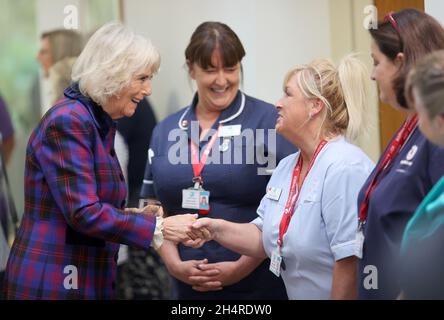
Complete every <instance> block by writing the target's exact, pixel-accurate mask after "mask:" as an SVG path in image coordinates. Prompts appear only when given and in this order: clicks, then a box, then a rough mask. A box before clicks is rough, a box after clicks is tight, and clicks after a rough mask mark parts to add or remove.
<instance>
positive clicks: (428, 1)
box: [424, 0, 444, 25]
mask: <svg viewBox="0 0 444 320" xmlns="http://www.w3.org/2000/svg"><path fill="white" fill-rule="evenodd" d="M424 9H425V12H427V13H428V14H430V15H431V16H433V17H434V18H435V19H437V20H438V21H439V22H441V24H442V25H444V1H442V0H425V1H424Z"/></svg>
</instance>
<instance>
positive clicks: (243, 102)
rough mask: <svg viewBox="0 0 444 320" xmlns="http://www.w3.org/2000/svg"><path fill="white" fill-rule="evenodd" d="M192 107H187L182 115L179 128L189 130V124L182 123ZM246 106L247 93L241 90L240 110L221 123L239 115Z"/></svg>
mask: <svg viewBox="0 0 444 320" xmlns="http://www.w3.org/2000/svg"><path fill="white" fill-rule="evenodd" d="M190 108H191V106H190V107H188V108H186V110H185V111H184V113H182V115H181V116H180V118H179V122H178V123H177V124H178V126H179V128H180V129H182V130H187V128H188V126H186V127H184V126H183V125H182V121H183V118H185V115H186V114H187V113H188V111H190ZM244 108H245V95H244V93H243V92H241V104H240V107H239V110H238V111H237V112H236V113H235V114H233V115H232V116H231V117H229V118H227V119H224V120H221V121H219V123H225V122H228V121H231V120H233V119H235V118H236V117H238V116H239V115H240V114H241V113H242V111H244Z"/></svg>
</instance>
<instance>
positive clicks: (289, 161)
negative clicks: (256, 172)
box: [275, 151, 299, 170]
mask: <svg viewBox="0 0 444 320" xmlns="http://www.w3.org/2000/svg"><path fill="white" fill-rule="evenodd" d="M298 155H299V151H297V152H294V153H291V154H289V155H288V156H286V157H285V158H283V159H282V160H281V161H279V164H278V165H277V167H276V169H275V170H278V169H279V170H283V169H284V168H287V167H291V168H293V167H294V165H295V164H296V157H298Z"/></svg>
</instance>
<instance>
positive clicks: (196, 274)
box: [169, 259, 222, 291]
mask: <svg viewBox="0 0 444 320" xmlns="http://www.w3.org/2000/svg"><path fill="white" fill-rule="evenodd" d="M207 264H208V260H207V259H203V260H188V261H180V263H178V264H175V265H174V267H173V268H172V269H171V270H169V271H170V272H171V274H172V275H173V276H174V277H175V278H177V279H179V280H180V281H182V282H185V283H187V284H189V285H191V286H193V288H194V287H198V288H200V289H201V290H200V291H214V290H221V289H222V286H221V282H220V281H218V280H211V279H213V278H214V277H217V276H218V275H219V273H220V271H219V270H217V269H215V268H211V267H210V268H205V270H203V269H202V266H205V265H207Z"/></svg>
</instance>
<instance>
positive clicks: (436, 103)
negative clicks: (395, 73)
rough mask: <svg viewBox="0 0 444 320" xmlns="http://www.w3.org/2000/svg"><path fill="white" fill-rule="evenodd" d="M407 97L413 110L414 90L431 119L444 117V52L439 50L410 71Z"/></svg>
mask: <svg viewBox="0 0 444 320" xmlns="http://www.w3.org/2000/svg"><path fill="white" fill-rule="evenodd" d="M405 87H406V92H405V96H406V99H407V104H408V106H409V107H410V108H413V104H414V97H413V89H416V90H417V91H416V92H417V93H418V95H419V99H420V100H421V102H422V103H423V105H424V108H425V109H426V110H427V114H428V116H429V118H430V119H433V118H434V117H436V116H437V115H440V114H442V115H444V50H438V51H435V52H433V53H431V54H428V55H427V56H426V57H424V58H423V59H421V60H420V61H419V62H418V63H417V65H416V66H415V67H414V68H413V69H412V70H410V73H409V75H408V77H407V83H406V86H405Z"/></svg>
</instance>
